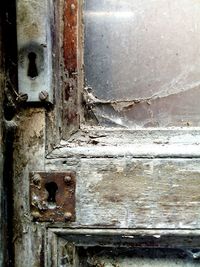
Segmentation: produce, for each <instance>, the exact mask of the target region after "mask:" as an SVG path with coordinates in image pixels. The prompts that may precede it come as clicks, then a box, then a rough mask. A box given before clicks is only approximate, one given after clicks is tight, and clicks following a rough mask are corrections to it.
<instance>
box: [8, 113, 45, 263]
mask: <svg viewBox="0 0 200 267" xmlns="http://www.w3.org/2000/svg"><path fill="white" fill-rule="evenodd" d="M18 115H19V116H18V117H17V118H16V124H17V126H18V127H17V130H16V135H15V142H14V156H13V157H14V170H15V173H14V177H13V181H14V183H13V185H14V233H15V234H14V236H13V244H14V248H15V266H16V267H27V266H31V267H32V266H34V267H41V266H42V265H41V262H42V261H44V260H43V258H44V251H43V250H44V248H43V242H44V240H45V228H44V227H43V225H42V224H40V225H39V224H36V223H33V222H32V217H31V215H30V205H29V172H31V171H38V170H43V171H44V170H45V166H44V156H45V143H44V140H45V110H44V109H40V108H35V109H31V108H30V109H29V108H27V109H25V110H23V111H21V112H20V113H19V114H18Z"/></svg>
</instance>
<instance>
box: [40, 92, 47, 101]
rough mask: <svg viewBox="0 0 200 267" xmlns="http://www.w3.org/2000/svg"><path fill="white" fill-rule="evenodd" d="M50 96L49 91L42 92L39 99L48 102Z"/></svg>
mask: <svg viewBox="0 0 200 267" xmlns="http://www.w3.org/2000/svg"><path fill="white" fill-rule="evenodd" d="M48 96H49V94H48V92H47V91H41V92H40V93H39V99H40V100H41V101H46V100H47V98H48Z"/></svg>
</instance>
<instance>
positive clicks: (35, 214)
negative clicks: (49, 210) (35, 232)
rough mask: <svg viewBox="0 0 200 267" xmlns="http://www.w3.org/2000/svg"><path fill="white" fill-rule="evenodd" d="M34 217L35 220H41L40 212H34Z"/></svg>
mask: <svg viewBox="0 0 200 267" xmlns="http://www.w3.org/2000/svg"><path fill="white" fill-rule="evenodd" d="M32 216H33V218H34V219H35V220H38V219H39V218H41V214H40V213H39V212H38V211H33V212H32Z"/></svg>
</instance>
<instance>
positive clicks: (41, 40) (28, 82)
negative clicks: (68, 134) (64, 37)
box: [16, 0, 53, 103]
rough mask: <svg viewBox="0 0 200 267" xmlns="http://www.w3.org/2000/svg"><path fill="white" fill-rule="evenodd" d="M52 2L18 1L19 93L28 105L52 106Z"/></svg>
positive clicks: (38, 0) (36, 0)
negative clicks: (25, 97) (33, 103)
mask: <svg viewBox="0 0 200 267" xmlns="http://www.w3.org/2000/svg"><path fill="white" fill-rule="evenodd" d="M49 10H51V1H40V0H35V1H34V5H33V3H32V2H31V1H27V0H18V1H17V4H16V12H17V46H18V89H19V94H20V95H26V96H27V101H28V102H40V103H42V102H50V103H53V83H52V77H53V74H52V68H53V67H52V66H53V63H52V62H53V50H52V38H51V29H52V25H53V21H52V16H51V12H49Z"/></svg>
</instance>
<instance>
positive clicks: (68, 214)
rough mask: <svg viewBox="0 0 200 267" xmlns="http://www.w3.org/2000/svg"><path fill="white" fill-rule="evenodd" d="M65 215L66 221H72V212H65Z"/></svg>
mask: <svg viewBox="0 0 200 267" xmlns="http://www.w3.org/2000/svg"><path fill="white" fill-rule="evenodd" d="M64 216H65V220H66V221H70V220H71V218H72V214H71V212H65V214H64Z"/></svg>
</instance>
